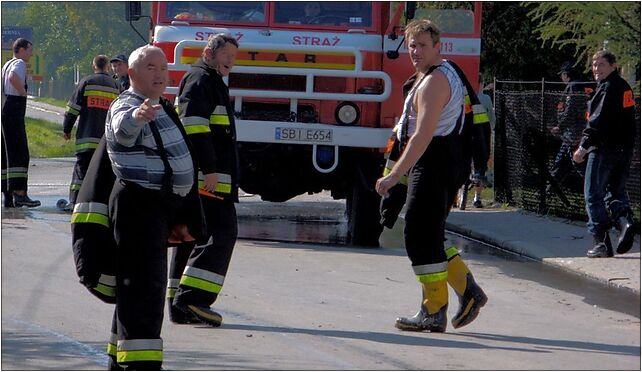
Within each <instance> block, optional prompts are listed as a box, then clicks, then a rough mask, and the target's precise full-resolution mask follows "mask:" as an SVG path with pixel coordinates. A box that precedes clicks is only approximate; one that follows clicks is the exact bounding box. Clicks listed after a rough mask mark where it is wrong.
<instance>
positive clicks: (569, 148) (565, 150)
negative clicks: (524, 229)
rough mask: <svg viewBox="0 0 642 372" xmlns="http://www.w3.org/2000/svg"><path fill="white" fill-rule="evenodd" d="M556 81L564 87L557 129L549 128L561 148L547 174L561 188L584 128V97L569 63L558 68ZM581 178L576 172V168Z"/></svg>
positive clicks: (577, 76)
mask: <svg viewBox="0 0 642 372" xmlns="http://www.w3.org/2000/svg"><path fill="white" fill-rule="evenodd" d="M559 75H560V78H561V79H562V81H563V82H565V83H566V87H564V92H563V94H564V97H563V98H562V100H560V102H559V103H558V106H557V125H556V126H554V127H553V128H551V133H553V134H554V135H556V136H561V138H562V145H561V146H560V148H559V150H558V152H557V155H556V156H555V160H554V162H553V166H552V167H551V170H550V174H551V177H553V179H554V181H555V182H557V184H558V185H559V184H561V183H562V182H563V181H564V179H565V178H566V177H567V176H568V175H569V173H570V172H571V171H573V169H574V168H575V167H574V165H573V163H572V161H571V160H572V159H571V158H572V156H573V149H574V148H575V146H577V144H578V143H579V140H580V137H581V133H582V129H583V128H584V125H586V118H585V112H584V107H585V104H586V96H585V95H584V88H583V87H582V85H581V84H578V83H580V73H579V72H578V71H577V69H576V68H575V67H573V63H572V62H570V61H569V62H565V63H563V64H562V66H561V68H560V71H559ZM576 169H577V171H578V173H580V174H581V171H580V170H579V168H576ZM550 189H551V185H548V186H547V194H548V192H550Z"/></svg>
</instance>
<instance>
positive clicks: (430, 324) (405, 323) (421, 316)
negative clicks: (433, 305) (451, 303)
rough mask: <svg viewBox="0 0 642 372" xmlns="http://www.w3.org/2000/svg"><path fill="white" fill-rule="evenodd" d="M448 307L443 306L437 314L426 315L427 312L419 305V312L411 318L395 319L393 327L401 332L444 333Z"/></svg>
mask: <svg viewBox="0 0 642 372" xmlns="http://www.w3.org/2000/svg"><path fill="white" fill-rule="evenodd" d="M447 310H448V305H444V306H443V307H442V308H441V309H439V311H438V312H436V313H434V314H428V310H426V308H425V307H424V305H421V308H420V309H419V312H418V313H417V314H415V316H413V317H412V318H397V321H396V322H395V327H397V328H399V329H401V330H402V331H414V332H422V331H430V332H440V333H441V332H446V326H447V325H448V312H447Z"/></svg>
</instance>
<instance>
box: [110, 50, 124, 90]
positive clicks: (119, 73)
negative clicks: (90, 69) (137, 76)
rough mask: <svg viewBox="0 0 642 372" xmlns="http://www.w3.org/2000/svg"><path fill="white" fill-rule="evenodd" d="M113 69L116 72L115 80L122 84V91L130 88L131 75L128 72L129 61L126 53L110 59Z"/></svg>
mask: <svg viewBox="0 0 642 372" xmlns="http://www.w3.org/2000/svg"><path fill="white" fill-rule="evenodd" d="M109 63H110V64H111V70H112V72H113V73H114V75H113V77H114V80H116V81H117V82H118V84H120V89H121V92H122V91H125V90H127V89H129V75H128V74H127V69H128V68H129V67H128V63H127V57H125V55H124V54H119V55H116V56H114V58H112V59H110V60H109Z"/></svg>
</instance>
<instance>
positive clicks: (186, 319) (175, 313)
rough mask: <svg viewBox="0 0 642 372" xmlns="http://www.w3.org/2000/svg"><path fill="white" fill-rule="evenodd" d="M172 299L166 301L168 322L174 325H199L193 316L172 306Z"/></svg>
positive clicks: (198, 321)
mask: <svg viewBox="0 0 642 372" xmlns="http://www.w3.org/2000/svg"><path fill="white" fill-rule="evenodd" d="M172 302H173V298H168V299H167V310H168V312H169V320H170V321H171V322H172V323H174V324H194V323H200V322H201V321H200V320H198V318H197V317H196V316H194V314H192V313H191V312H185V311H183V310H181V309H179V308H178V307H176V306H174V305H173V304H172Z"/></svg>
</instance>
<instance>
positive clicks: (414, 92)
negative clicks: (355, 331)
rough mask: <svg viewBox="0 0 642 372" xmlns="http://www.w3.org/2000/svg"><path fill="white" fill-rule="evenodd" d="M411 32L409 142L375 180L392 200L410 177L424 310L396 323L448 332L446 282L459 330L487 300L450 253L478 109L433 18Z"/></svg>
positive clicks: (411, 223)
mask: <svg viewBox="0 0 642 372" xmlns="http://www.w3.org/2000/svg"><path fill="white" fill-rule="evenodd" d="M405 33H406V35H405V36H406V40H408V50H409V55H410V59H411V62H412V64H413V65H414V67H415V69H416V70H417V74H416V76H415V79H414V84H413V85H412V88H411V89H410V92H409V93H408V95H407V98H406V100H405V105H404V106H405V107H404V111H403V114H402V117H401V119H400V121H399V124H398V127H399V128H398V130H397V134H398V140H399V141H400V143H405V148H404V149H403V152H402V153H401V156H400V157H399V159H397V161H396V162H394V165H393V166H392V167H391V169H389V170H387V171H386V173H387V175H385V176H384V177H382V178H380V179H379V180H377V183H376V190H377V192H378V193H379V194H380V195H382V196H384V197H385V196H387V195H388V193H389V191H390V190H391V188H392V187H393V186H396V185H397V184H398V183H399V182H400V181H402V179H404V178H405V175H406V174H407V184H408V196H407V199H406V206H407V209H406V217H405V220H406V226H405V228H404V242H405V246H406V251H407V253H408V258H409V259H410V261H411V264H412V268H413V271H414V272H415V275H416V276H417V279H418V281H419V282H420V283H421V286H422V294H423V295H422V303H421V306H420V310H419V312H418V313H417V314H416V315H415V316H414V317H412V318H403V317H402V318H397V321H396V323H395V326H396V327H397V328H399V329H402V330H410V331H430V332H445V330H446V326H447V309H448V288H447V283H450V284H451V286H452V287H453V289H455V292H456V293H457V295H458V297H459V299H460V308H459V311H458V312H457V314H456V315H455V318H453V326H454V327H455V328H459V327H462V326H464V325H466V324H469V323H470V322H471V321H472V320H474V319H475V317H476V316H477V314H478V313H479V309H480V308H481V307H482V306H484V305H485V303H486V301H487V298H486V295H485V294H484V292H483V291H482V290H481V288H480V287H479V286H478V285H477V284H476V283H475V282H474V280H473V277H472V274H471V273H470V271H469V270H468V268H467V267H466V265H465V264H464V262H463V261H462V260H461V257H460V256H459V254H458V251H457V249H456V248H454V247H451V248H449V249H447V250H446V249H444V240H445V239H444V238H445V235H444V234H445V232H444V224H445V220H446V217H447V214H448V211H449V209H450V206H451V205H452V202H453V200H454V198H455V194H456V192H457V189H458V188H459V186H461V184H462V183H463V180H464V179H465V177H467V176H468V174H469V170H470V154H468V152H469V150H467V149H466V148H465V146H464V137H463V136H461V135H460V132H462V129H466V127H464V128H462V125H464V123H465V120H464V119H465V117H466V116H465V115H464V112H466V113H468V112H470V113H472V111H473V110H472V109H470V110H468V109H466V110H465V108H467V106H468V104H467V105H466V106H464V96H465V94H466V92H465V90H466V89H467V90H468V91H469V92H470V91H472V88H469V87H468V86H466V87H465V86H464V83H465V82H464V81H462V79H461V78H460V76H461V75H460V73H461V72H460V70H459V68H458V67H456V66H455V65H454V64H451V63H450V62H448V61H445V60H442V58H441V55H440V47H441V44H440V42H439V34H440V32H439V29H438V28H437V27H436V26H435V25H434V24H433V23H432V22H431V21H429V20H416V21H413V22H411V23H409V24H408V25H407V26H406V31H405ZM472 94H474V92H472ZM475 103H478V102H475ZM467 116H470V115H467ZM470 120H472V118H471V119H470ZM486 120H487V119H486ZM470 125H472V123H470Z"/></svg>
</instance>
